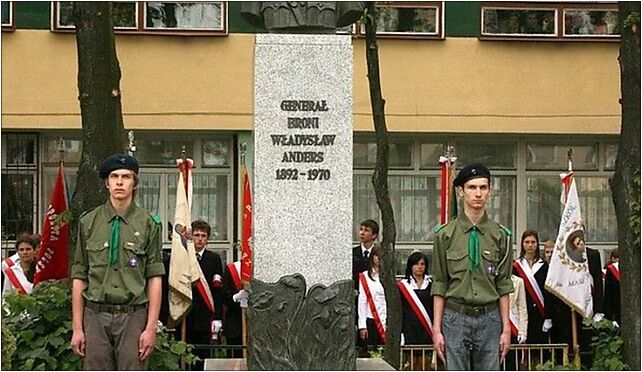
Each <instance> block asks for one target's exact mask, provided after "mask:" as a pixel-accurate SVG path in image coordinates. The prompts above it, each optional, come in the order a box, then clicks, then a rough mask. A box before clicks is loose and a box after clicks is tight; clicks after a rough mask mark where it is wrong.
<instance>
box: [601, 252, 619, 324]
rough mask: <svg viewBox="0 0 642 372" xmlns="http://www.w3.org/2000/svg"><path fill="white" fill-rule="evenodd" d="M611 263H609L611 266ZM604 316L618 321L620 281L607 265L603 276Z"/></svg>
mask: <svg viewBox="0 0 642 372" xmlns="http://www.w3.org/2000/svg"><path fill="white" fill-rule="evenodd" d="M611 265H613V264H609V266H611ZM604 311H605V313H604V316H605V317H606V319H609V320H615V321H616V322H618V324H619V323H620V316H621V311H620V281H619V280H618V279H617V278H616V277H615V275H614V274H613V272H612V271H611V268H609V267H608V266H607V268H606V277H605V278H604Z"/></svg>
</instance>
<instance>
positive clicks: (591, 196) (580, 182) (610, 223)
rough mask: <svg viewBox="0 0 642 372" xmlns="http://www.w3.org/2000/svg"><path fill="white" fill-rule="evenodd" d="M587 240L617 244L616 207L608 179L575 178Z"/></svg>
mask: <svg viewBox="0 0 642 372" xmlns="http://www.w3.org/2000/svg"><path fill="white" fill-rule="evenodd" d="M575 180H576V181H577V192H578V194H579V197H580V206H581V208H582V218H583V220H584V221H585V223H586V229H587V232H588V233H587V240H588V241H591V242H617V223H616V218H615V207H614V206H613V197H612V196H611V189H610V187H609V179H608V178H607V177H575Z"/></svg>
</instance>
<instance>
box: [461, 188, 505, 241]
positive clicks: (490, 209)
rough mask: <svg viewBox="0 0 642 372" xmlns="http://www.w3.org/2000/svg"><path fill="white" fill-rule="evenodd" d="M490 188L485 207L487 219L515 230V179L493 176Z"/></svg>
mask: <svg viewBox="0 0 642 372" xmlns="http://www.w3.org/2000/svg"><path fill="white" fill-rule="evenodd" d="M491 188H492V193H491V195H490V199H489V200H488V204H487V205H486V212H487V213H488V217H489V218H490V219H492V220H494V221H495V222H497V223H501V224H502V225H504V226H506V227H508V228H509V229H511V230H513V229H514V228H515V177H512V176H493V177H492V185H491ZM460 204H461V203H460Z"/></svg>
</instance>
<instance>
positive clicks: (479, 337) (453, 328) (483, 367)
mask: <svg viewBox="0 0 642 372" xmlns="http://www.w3.org/2000/svg"><path fill="white" fill-rule="evenodd" d="M442 333H443V335H444V340H445V342H446V368H447V370H449V371H470V370H478V371H498V370H499V338H500V336H501V333H502V320H501V316H500V314H499V309H495V310H491V311H490V312H488V313H486V314H483V315H479V316H469V315H465V314H461V313H458V312H456V311H453V310H451V309H448V308H446V309H444V317H443V321H442Z"/></svg>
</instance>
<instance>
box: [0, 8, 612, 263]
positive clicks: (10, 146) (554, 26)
mask: <svg viewBox="0 0 642 372" xmlns="http://www.w3.org/2000/svg"><path fill="white" fill-rule="evenodd" d="M190 4H192V5H186V4H183V3H147V2H123V3H119V4H118V5H117V6H115V8H114V10H115V12H114V17H115V19H114V23H115V25H116V26H118V27H117V28H116V48H117V53H118V58H119V61H120V68H121V71H122V79H121V89H122V108H123V120H124V123H125V128H126V129H127V130H132V131H134V135H135V141H136V143H135V144H136V147H137V151H136V156H137V158H138V159H139V161H140V163H141V171H140V176H141V184H140V187H139V192H138V195H137V202H138V203H139V204H140V205H142V206H144V207H146V208H148V209H149V210H151V211H152V212H154V213H157V214H159V215H160V217H161V218H162V220H163V221H164V230H165V231H164V236H165V241H164V243H165V245H166V247H169V245H170V242H169V239H168V236H169V235H170V232H169V231H167V230H168V222H169V223H171V221H172V219H173V214H174V204H175V193H176V183H177V170H176V167H175V159H176V158H178V157H180V154H181V152H180V150H181V147H182V146H186V147H187V154H188V155H189V156H191V157H192V158H193V159H194V160H195V168H194V206H193V213H192V214H193V218H194V219H196V218H203V219H206V220H207V221H209V222H210V223H211V224H212V227H213V233H212V237H211V240H212V242H211V244H210V247H211V248H213V249H216V250H217V251H220V252H221V253H223V254H224V257H225V258H226V259H227V260H228V261H229V260H231V259H232V256H233V254H234V253H233V252H234V250H235V247H236V242H237V241H238V240H239V238H240V214H241V213H240V205H241V202H240V197H241V187H242V184H241V178H240V177H241V172H240V151H239V147H240V146H241V145H247V148H248V152H247V156H246V158H247V159H248V160H247V163H248V168H249V170H250V174H251V172H252V156H253V151H252V147H253V144H252V128H253V92H254V86H253V84H254V81H253V68H254V67H253V66H254V65H253V52H254V39H255V35H256V33H261V32H265V31H264V30H261V29H256V28H254V27H253V26H251V25H250V24H248V23H247V22H245V20H244V19H243V18H242V17H241V4H240V3H238V2H207V3H199V4H196V5H194V4H193V3H190ZM379 6H380V7H381V8H382V12H381V16H380V28H379V29H380V36H381V37H380V39H379V55H380V68H381V76H382V89H383V96H384V98H385V100H386V119H387V123H388V128H389V130H390V134H391V143H392V146H391V158H390V160H391V161H390V167H391V170H390V179H389V182H390V190H391V198H392V202H393V206H394V212H395V218H396V222H397V249H399V250H400V251H401V252H402V254H401V255H400V257H399V260H400V263H401V262H405V257H407V255H408V254H409V253H410V252H412V251H413V250H416V249H421V250H425V251H426V252H427V253H430V250H431V244H432V239H433V228H434V227H435V225H436V224H437V223H438V222H439V193H440V170H439V163H438V159H439V156H440V155H442V154H443V153H444V150H445V147H446V146H449V145H450V146H454V148H455V153H456V156H457V158H458V160H457V163H458V165H459V166H462V165H463V164H466V163H469V162H473V161H475V162H477V161H478V162H483V163H486V164H487V165H488V166H489V167H490V169H491V171H492V173H493V196H492V198H491V200H490V204H489V214H490V216H491V217H492V218H494V219H496V220H497V221H499V222H501V223H502V224H504V225H506V226H509V227H510V228H511V229H512V230H513V231H514V236H515V238H514V239H515V248H516V250H517V251H519V247H518V245H519V237H520V236H521V233H522V232H523V231H524V230H526V229H535V230H538V231H539V232H540V239H541V240H542V243H543V241H544V240H546V239H548V238H553V239H554V237H555V235H556V234H557V228H558V224H559V218H560V214H561V204H560V197H559V196H560V192H561V183H560V179H559V173H561V172H563V171H565V170H566V168H567V150H568V149H569V148H572V149H573V168H574V171H575V175H576V180H577V184H578V191H579V195H580V200H581V204H582V213H583V215H584V219H585V220H586V224H587V229H588V236H587V241H588V244H589V245H590V246H592V247H594V248H598V249H600V250H601V251H602V252H603V259H604V258H605V253H606V252H608V251H609V250H611V249H613V248H615V247H616V246H617V227H616V223H615V212H614V207H613V202H612V199H611V191H610V189H609V184H608V180H609V178H610V177H612V175H613V172H614V166H615V158H616V155H617V144H618V135H619V132H620V120H621V111H620V105H619V103H618V99H619V97H620V75H619V65H618V60H617V58H618V53H619V43H618V41H619V36H618V34H617V32H618V31H617V4H616V3H599V4H598V3H577V2H573V3H540V2H537V3H534V2H514V3H512V2H511V3H496V2H412V3H404V2H384V3H379ZM195 7H197V8H195ZM116 8H117V9H116ZM116 17H117V18H116ZM614 19H615V21H614ZM614 22H615V23H614ZM2 29H3V32H2V248H3V256H4V255H6V253H7V251H8V250H9V249H13V241H14V239H15V236H16V234H17V233H19V232H21V231H25V230H27V231H33V232H39V231H40V229H41V225H42V220H43V217H44V212H45V209H46V207H47V203H48V199H49V193H50V192H51V188H52V185H53V181H54V177H55V172H56V170H57V165H58V141H59V139H60V138H63V140H64V149H65V171H66V176H67V177H66V179H67V181H68V185H69V188H70V190H71V191H73V187H74V185H75V172H76V168H77V165H78V162H79V159H80V153H81V146H82V143H81V141H80V138H81V131H80V129H81V118H80V107H79V102H78V99H77V96H78V90H77V67H76V65H77V54H76V39H75V34H74V32H73V21H72V20H71V18H70V6H69V4H68V3H65V2H19V1H18V2H2ZM339 32H342V33H351V34H352V41H353V47H354V60H353V61H354V78H353V82H354V106H353V126H354V147H353V149H354V158H353V168H354V186H353V192H354V205H353V211H354V217H353V219H354V231H355V235H354V237H355V241H356V239H357V233H358V225H359V222H360V221H361V220H363V219H366V218H375V219H378V215H379V213H378V208H377V205H376V201H375V196H374V191H373V188H372V184H371V180H370V176H371V174H372V169H373V165H374V159H375V141H374V133H373V130H374V129H373V124H372V118H371V108H370V98H369V87H368V81H367V75H366V73H367V69H366V58H365V50H364V49H365V40H364V38H363V35H362V30H361V29H360V27H358V26H355V27H352V28H346V29H343V30H340V31H339Z"/></svg>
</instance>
